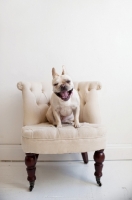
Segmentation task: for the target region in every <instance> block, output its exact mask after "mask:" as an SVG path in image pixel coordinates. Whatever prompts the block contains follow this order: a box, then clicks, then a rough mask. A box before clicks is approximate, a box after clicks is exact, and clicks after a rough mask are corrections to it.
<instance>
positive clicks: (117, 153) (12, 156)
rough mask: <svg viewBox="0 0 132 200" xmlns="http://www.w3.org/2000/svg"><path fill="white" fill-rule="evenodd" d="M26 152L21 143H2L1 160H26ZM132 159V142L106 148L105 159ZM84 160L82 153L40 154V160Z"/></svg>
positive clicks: (91, 155)
mask: <svg viewBox="0 0 132 200" xmlns="http://www.w3.org/2000/svg"><path fill="white" fill-rule="evenodd" d="M93 154H94V152H89V153H88V155H89V160H93ZM24 158H25V154H24V153H23V151H22V149H21V145H0V161H24ZM128 159H132V144H108V145H107V147H106V149H105V160H128ZM71 160H82V157H81V154H79V153H77V154H61V155H40V156H39V161H71Z"/></svg>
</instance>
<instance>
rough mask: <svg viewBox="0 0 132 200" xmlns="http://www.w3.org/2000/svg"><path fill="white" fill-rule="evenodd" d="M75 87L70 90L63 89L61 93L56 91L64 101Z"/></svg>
mask: <svg viewBox="0 0 132 200" xmlns="http://www.w3.org/2000/svg"><path fill="white" fill-rule="evenodd" d="M72 91H73V89H71V90H69V91H61V92H59V93H55V94H56V95H57V96H58V97H60V98H61V99H62V100H63V101H68V100H69V99H70V96H71V94H72Z"/></svg>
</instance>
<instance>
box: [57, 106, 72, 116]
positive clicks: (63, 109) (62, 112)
mask: <svg viewBox="0 0 132 200" xmlns="http://www.w3.org/2000/svg"><path fill="white" fill-rule="evenodd" d="M59 113H60V115H61V116H64V117H66V116H69V115H71V114H72V108H71V107H68V106H63V107H60V108H59Z"/></svg>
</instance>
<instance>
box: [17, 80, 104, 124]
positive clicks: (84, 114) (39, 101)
mask: <svg viewBox="0 0 132 200" xmlns="http://www.w3.org/2000/svg"><path fill="white" fill-rule="evenodd" d="M17 87H18V89H19V90H21V91H22V97H23V111H24V113H23V114H24V116H23V125H33V124H39V123H42V122H46V121H47V119H46V112H47V110H48V107H49V101H50V96H51V94H52V85H51V84H50V83H49V84H47V82H46V83H45V82H19V83H18V84H17ZM74 88H75V89H76V90H77V91H78V93H79V96H80V102H81V104H80V122H88V123H100V122H101V117H100V111H99V104H98V94H97V90H100V89H101V84H100V83H99V82H74Z"/></svg>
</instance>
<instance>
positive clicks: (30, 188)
mask: <svg viewBox="0 0 132 200" xmlns="http://www.w3.org/2000/svg"><path fill="white" fill-rule="evenodd" d="M33 188H34V182H30V187H29V191H30V192H31V191H32V190H33Z"/></svg>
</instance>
